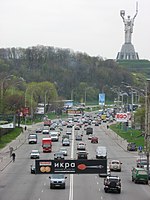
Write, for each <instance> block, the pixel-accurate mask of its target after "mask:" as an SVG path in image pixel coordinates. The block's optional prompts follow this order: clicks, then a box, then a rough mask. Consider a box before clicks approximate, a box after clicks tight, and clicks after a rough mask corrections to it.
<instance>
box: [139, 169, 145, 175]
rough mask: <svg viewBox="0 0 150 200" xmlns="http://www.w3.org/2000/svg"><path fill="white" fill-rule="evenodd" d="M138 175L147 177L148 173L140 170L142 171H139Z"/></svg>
mask: <svg viewBox="0 0 150 200" xmlns="http://www.w3.org/2000/svg"><path fill="white" fill-rule="evenodd" d="M138 174H139V175H146V174H147V172H146V171H144V170H140V171H138Z"/></svg>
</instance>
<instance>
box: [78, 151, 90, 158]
mask: <svg viewBox="0 0 150 200" xmlns="http://www.w3.org/2000/svg"><path fill="white" fill-rule="evenodd" d="M87 155H88V153H87V152H86V151H79V152H78V153H77V159H88V156H87Z"/></svg>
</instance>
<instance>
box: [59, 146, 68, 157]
mask: <svg viewBox="0 0 150 200" xmlns="http://www.w3.org/2000/svg"><path fill="white" fill-rule="evenodd" d="M59 151H60V152H62V153H63V154H64V156H67V155H68V150H67V148H65V147H61V148H60V149H59Z"/></svg>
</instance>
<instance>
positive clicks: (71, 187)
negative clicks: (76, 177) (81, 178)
mask: <svg viewBox="0 0 150 200" xmlns="http://www.w3.org/2000/svg"><path fill="white" fill-rule="evenodd" d="M73 157H74V126H73V128H72V146H71V159H73ZM69 200H73V174H70V190H69Z"/></svg>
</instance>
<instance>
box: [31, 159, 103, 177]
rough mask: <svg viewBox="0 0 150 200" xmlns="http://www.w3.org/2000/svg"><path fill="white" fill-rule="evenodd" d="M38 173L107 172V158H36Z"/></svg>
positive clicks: (36, 171) (36, 170)
mask: <svg viewBox="0 0 150 200" xmlns="http://www.w3.org/2000/svg"><path fill="white" fill-rule="evenodd" d="M35 173H36V174H60V173H61V174H99V173H107V159H98V160H35Z"/></svg>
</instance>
